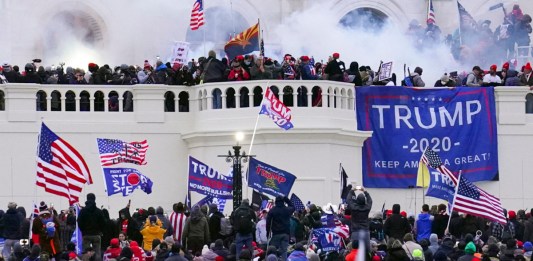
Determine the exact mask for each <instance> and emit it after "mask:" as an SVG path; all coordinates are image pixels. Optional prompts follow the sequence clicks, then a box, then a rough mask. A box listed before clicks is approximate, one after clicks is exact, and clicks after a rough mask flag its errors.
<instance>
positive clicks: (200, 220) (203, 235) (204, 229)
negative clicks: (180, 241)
mask: <svg viewBox="0 0 533 261" xmlns="http://www.w3.org/2000/svg"><path fill="white" fill-rule="evenodd" d="M183 237H185V238H189V237H190V238H197V239H200V240H202V241H203V242H209V226H208V224H207V219H206V218H205V217H204V215H203V214H202V212H201V211H200V208H198V207H194V208H193V209H192V211H191V216H190V217H189V219H187V222H186V223H185V227H184V228H183Z"/></svg>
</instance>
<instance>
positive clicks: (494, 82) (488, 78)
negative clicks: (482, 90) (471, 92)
mask: <svg viewBox="0 0 533 261" xmlns="http://www.w3.org/2000/svg"><path fill="white" fill-rule="evenodd" d="M497 69H498V67H497V66H496V64H493V65H491V66H490V71H489V73H487V74H485V76H483V84H482V86H499V85H501V84H502V79H501V78H500V76H498V75H496V70H497Z"/></svg>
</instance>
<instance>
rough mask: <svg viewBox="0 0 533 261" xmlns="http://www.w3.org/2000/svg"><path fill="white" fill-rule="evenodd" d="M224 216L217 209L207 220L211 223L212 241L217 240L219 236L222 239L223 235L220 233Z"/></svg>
mask: <svg viewBox="0 0 533 261" xmlns="http://www.w3.org/2000/svg"><path fill="white" fill-rule="evenodd" d="M223 217H224V215H223V214H222V213H220V211H217V212H215V213H213V215H211V216H210V217H209V220H207V223H208V224H209V233H210V234H211V235H210V237H211V241H215V240H217V239H219V238H221V239H222V235H220V220H221V219H222V218H223Z"/></svg>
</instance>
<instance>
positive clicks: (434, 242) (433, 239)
mask: <svg viewBox="0 0 533 261" xmlns="http://www.w3.org/2000/svg"><path fill="white" fill-rule="evenodd" d="M429 243H430V245H429V247H428V248H429V250H431V253H433V255H435V253H437V250H439V247H440V246H439V237H438V236H437V234H431V235H430V236H429Z"/></svg>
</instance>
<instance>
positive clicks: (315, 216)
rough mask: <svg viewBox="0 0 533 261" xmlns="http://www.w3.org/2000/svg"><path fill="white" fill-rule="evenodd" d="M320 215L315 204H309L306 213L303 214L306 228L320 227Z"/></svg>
mask: <svg viewBox="0 0 533 261" xmlns="http://www.w3.org/2000/svg"><path fill="white" fill-rule="evenodd" d="M321 219H322V215H321V214H320V210H319V209H318V207H317V206H316V205H315V204H310V205H309V211H308V213H307V215H305V217H304V220H303V224H304V226H306V227H307V228H308V229H315V228H321V227H322V221H321Z"/></svg>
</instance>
